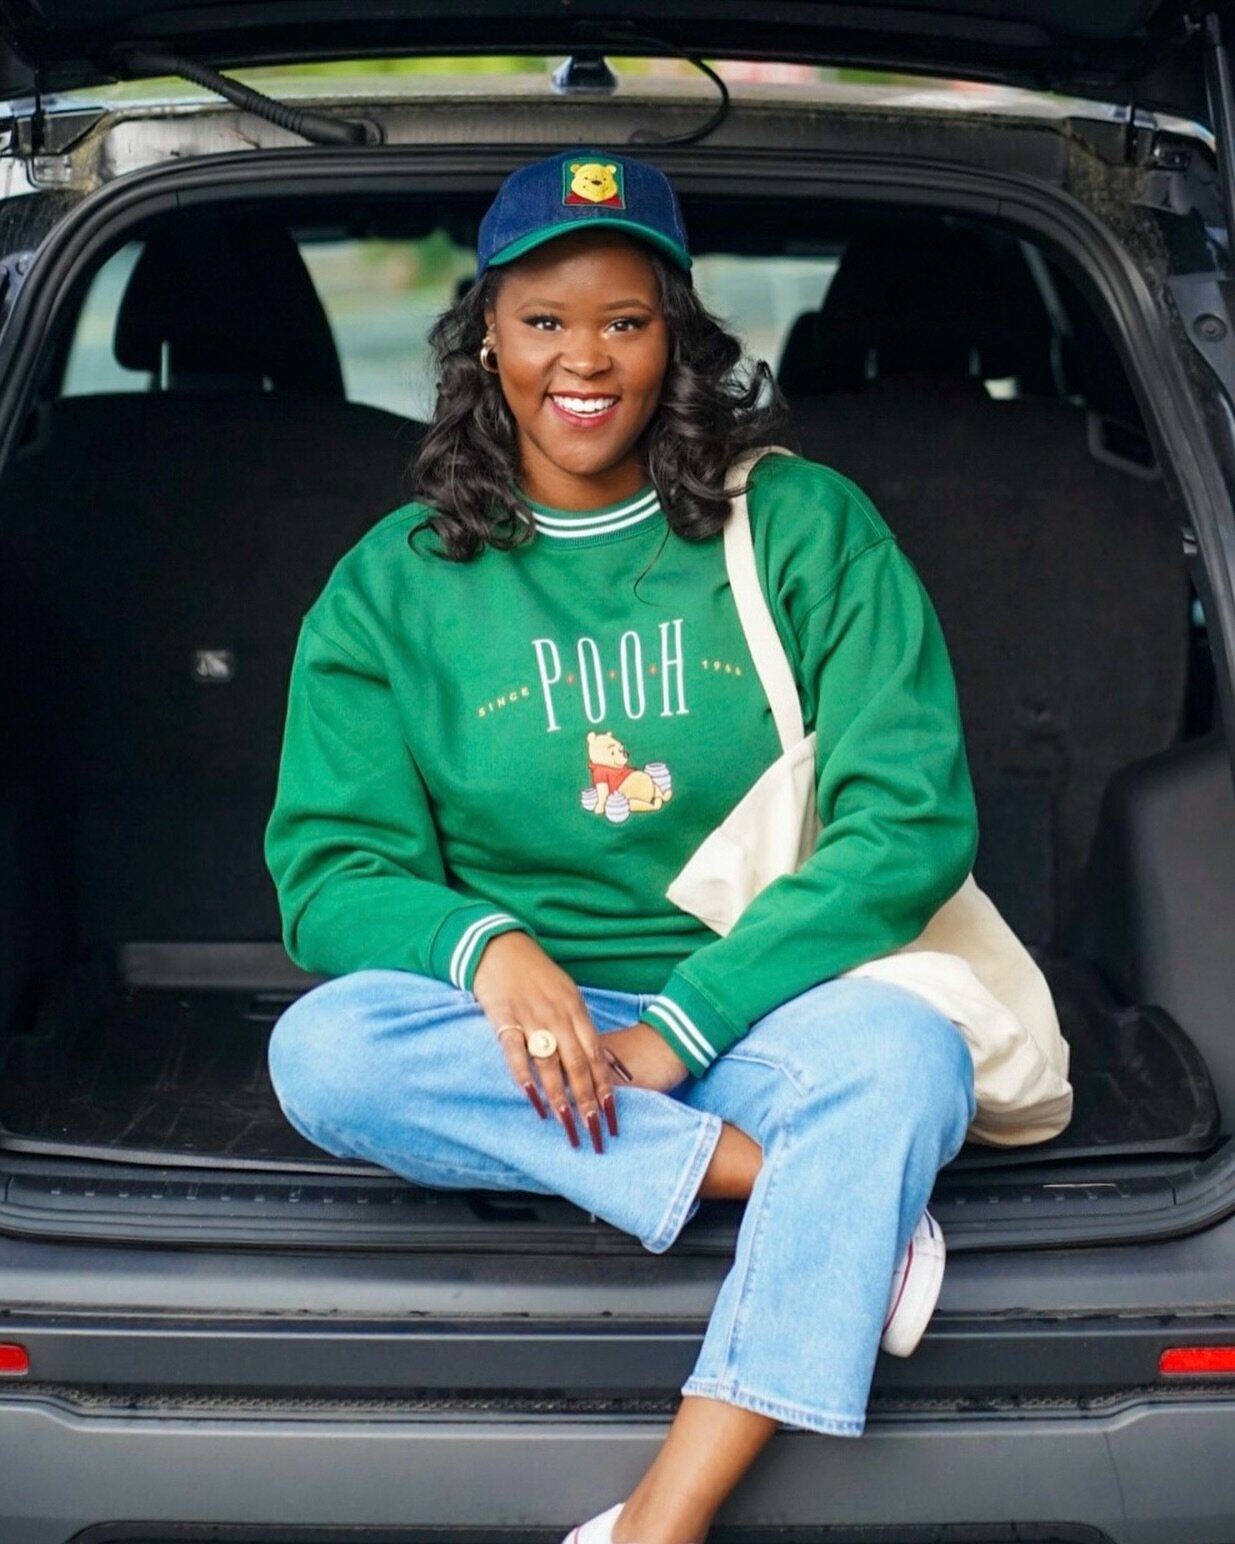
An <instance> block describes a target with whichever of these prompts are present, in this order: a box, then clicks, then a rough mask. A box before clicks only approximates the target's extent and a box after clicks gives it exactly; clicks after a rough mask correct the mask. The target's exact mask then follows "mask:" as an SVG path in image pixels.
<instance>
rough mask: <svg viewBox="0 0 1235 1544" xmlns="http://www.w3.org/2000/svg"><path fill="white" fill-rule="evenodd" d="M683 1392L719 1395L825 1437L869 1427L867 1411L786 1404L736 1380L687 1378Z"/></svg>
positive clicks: (853, 1434)
mask: <svg viewBox="0 0 1235 1544" xmlns="http://www.w3.org/2000/svg"><path fill="white" fill-rule="evenodd" d="M682 1393H683V1395H686V1396H688V1397H691V1398H696V1399H717V1400H720V1401H721V1402H722V1403H723V1404H726V1405H738V1406H739V1407H740V1408H741V1409H743V1410H752V1411H754V1413H755V1414H756V1415H766V1416H769V1417H770V1418H771V1419H772V1420H774V1421H780V1422H782V1423H783V1424H784V1425H786V1426H798V1427H801V1428H802V1429H803V1430H804V1431H816V1432H820V1433H822V1434H823V1435H824V1436H825V1437H860V1436H861V1435H862V1433H863V1431H865V1429H866V1415H865V1413H863V1414H862V1415H860V1416H857V1417H854V1416H851V1415H836V1414H833V1413H832V1412H830V1411H818V1410H808V1409H806V1408H805V1407H804V1406H803V1405H792V1404H787V1403H786V1402H785V1400H783V1399H769V1398H767V1396H766V1395H764V1394H752V1393H751V1392H750V1390H749V1389H744V1388H740V1387H739V1386H738V1385H737V1384H736V1383H716V1382H714V1381H713V1380H711V1379H707V1378H687V1380H686V1382H685V1383H684V1384H683V1385H682Z"/></svg>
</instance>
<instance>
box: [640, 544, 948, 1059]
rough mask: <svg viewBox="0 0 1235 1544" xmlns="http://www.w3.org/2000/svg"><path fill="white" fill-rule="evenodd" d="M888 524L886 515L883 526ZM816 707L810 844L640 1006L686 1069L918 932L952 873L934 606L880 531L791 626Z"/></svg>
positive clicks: (808, 701)
mask: <svg viewBox="0 0 1235 1544" xmlns="http://www.w3.org/2000/svg"><path fill="white" fill-rule="evenodd" d="M885 530H886V528H885ZM797 642H798V645H799V657H800V659H801V661H802V678H801V679H802V685H803V705H804V708H805V709H806V711H807V719H806V721H807V723H808V724H809V723H810V716H809V714H810V710H811V707H812V705H817V706H816V707H815V710H814V711H815V728H816V730H817V732H818V744H817V749H816V766H817V771H818V777H817V788H816V793H817V799H816V802H817V807H818V810H819V817H820V820H821V822H822V827H823V829H822V831H821V832H820V835H819V838H818V841H817V843H816V847H815V850H814V852H813V853H812V854H811V855H810V857H809V858H808V859H807V860H806V862H805V863H804V864H803V865H802V866H801V867H800V868H799V869H798V870H797V872H796V873H793V874H786V875H782V876H781V877H779V878H778V879H776V880H774V881H773V882H772V883H771V884H770V885H768V886H766V887H765V888H764V889H763V890H762V891H760V893H759V894H758V895H757V896H755V897H754V899H753V900H752V901H751V902H750V904H749V905H748V906H747V907H746V909H745V910H744V911H743V912H742V914H741V916H740V917H739V918H738V920H737V922H736V923H735V924H734V926H733V928H732V929H731V930H730V932H729V933H728V934H726V935H725V936H724V937H723V938H718V939H717V940H716V941H715V942H713V943H708V944H705V945H704V946H703V947H702V948H700V949H697V950H696V951H695V953H694V954H692V955H691V956H690V957H689V958H688V959H686V960H684V961H683V962H682V964H681V965H679V966H678V967H677V969H675V970H674V971H673V973H672V974H671V975H670V977H669V979H668V981H667V982H666V984H665V986H664V987H663V988H662V990H661V993H660V995H659V996H657V997H655V998H654V999H653V1000H652V1002H651V1003H650V1004H649V1005H648V1007H647V1009H646V1010H645V1012H644V1014H643V1017H644V1019H645V1020H646V1021H647V1022H648V1023H649V1024H651V1025H652V1026H653V1028H655V1029H656V1030H657V1031H658V1033H659V1034H660V1035H661V1036H662V1037H663V1038H664V1039H665V1040H666V1041H667V1042H668V1043H669V1044H670V1045H671V1046H672V1047H673V1049H674V1050H675V1051H676V1052H677V1054H678V1055H679V1056H680V1057H681V1059H682V1060H683V1061H684V1062H685V1063H686V1064H687V1066H688V1067H689V1068H690V1070H691V1071H692V1072H693V1073H694V1074H695V1075H696V1076H698V1075H700V1074H701V1073H703V1072H705V1071H706V1070H707V1068H708V1067H709V1066H710V1065H711V1063H712V1062H713V1061H714V1060H715V1059H716V1058H717V1057H718V1056H721V1055H723V1054H724V1053H725V1051H727V1050H728V1049H729V1048H730V1047H731V1046H733V1045H735V1044H736V1043H737V1042H738V1041H739V1040H740V1039H741V1038H742V1036H743V1035H745V1034H746V1033H747V1031H748V1030H749V1029H750V1027H751V1025H752V1024H753V1023H755V1021H756V1020H758V1019H759V1018H761V1017H762V1016H763V1015H764V1014H766V1013H770V1012H771V1010H772V1009H773V1008H776V1007H778V1006H779V1005H780V1004H781V1003H784V1002H786V1001H788V1000H789V999H790V998H792V997H796V996H798V995H799V994H800V993H802V992H805V991H807V990H808V989H809V988H811V987H813V986H816V985H818V984H819V983H820V982H822V981H826V980H828V979H829V978H830V977H832V976H835V975H839V974H841V973H842V972H843V971H846V970H848V969H850V968H851V967H852V966H854V965H859V964H861V963H863V962H864V961H866V960H870V959H874V958H876V957H877V956H879V955H883V954H887V953H889V952H890V951H892V950H894V949H897V948H899V947H900V946H901V945H902V944H906V943H908V942H909V941H910V940H911V939H913V938H915V937H917V935H918V933H920V932H921V930H922V928H923V927H924V926H925V925H926V923H927V921H928V920H929V919H930V917H931V916H932V915H933V914H934V912H935V911H936V910H937V909H938V908H939V906H941V905H942V904H943V902H944V901H945V900H947V899H948V897H949V896H950V895H952V894H953V893H954V892H955V891H956V890H957V889H958V888H959V887H960V885H961V884H962V883H963V881H964V879H965V877H966V875H967V874H968V873H969V870H970V868H971V867H972V864H973V859H974V853H975V849H976V846H977V816H976V812H975V809H974V801H973V789H972V786H971V783H970V779H969V770H968V765H967V762H966V759H965V749H964V740H963V737H962V731H961V724H960V715H959V710H958V706H957V700H956V688H955V684H954V682H953V677H952V669H951V665H950V663H949V660H948V655H947V649H946V646H945V644H944V640H943V634H942V631H941V629H940V627H939V623H938V620H937V618H936V616H935V612H934V608H933V607H932V605H931V602H930V600H929V598H928V596H927V594H926V591H925V590H924V589H923V587H922V584H921V581H920V580H919V578H918V576H917V574H916V572H915V570H914V569H913V567H912V566H911V564H910V563H909V561H908V559H907V558H906V557H905V556H904V555H903V553H902V552H901V550H900V548H899V547H898V546H897V544H896V542H895V540H894V539H893V538H892V537H890V536H886V535H885V536H883V537H882V538H879V539H876V540H874V541H872V542H871V543H870V544H869V545H868V546H867V547H866V548H865V549H864V550H862V551H860V552H858V553H857V554H856V555H855V556H853V557H852V558H850V559H849V561H848V562H847V564H846V565H845V566H844V568H843V570H842V571H841V574H840V576H839V578H838V579H837V580H836V582H835V583H834V584H833V586H832V587H831V588H830V590H829V592H828V593H827V594H826V595H824V596H823V597H822V598H821V599H819V600H818V601H817V602H816V603H814V604H813V605H812V606H811V607H810V609H809V610H808V611H807V613H806V614H805V616H804V617H803V618H802V619H801V620H800V621H799V624H798V628H797Z"/></svg>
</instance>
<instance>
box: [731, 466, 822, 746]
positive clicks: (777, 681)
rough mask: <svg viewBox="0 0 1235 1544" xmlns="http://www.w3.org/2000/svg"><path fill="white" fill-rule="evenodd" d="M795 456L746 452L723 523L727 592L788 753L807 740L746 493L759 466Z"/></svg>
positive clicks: (734, 478)
mask: <svg viewBox="0 0 1235 1544" xmlns="http://www.w3.org/2000/svg"><path fill="white" fill-rule="evenodd" d="M791 454H792V452H791V451H788V450H785V449H784V447H783V446H780V445H764V446H761V447H760V448H759V449H758V450H752V451H748V452H747V453H746V454H745V455H744V456H741V457H739V459H738V460H737V461H735V462H734V463H733V465H732V466H731V467H730V468H729V472H728V475H727V477H726V478H725V487H726V489H727V490H728V492H729V518H728V519H727V520H726V521H725V567H726V568H727V569H728V572H729V587H730V589H731V590H732V591H733V599H734V604H735V605H736V606H737V608H738V620H739V621H740V622H741V624H742V631H743V632H744V633H745V634H746V644H747V647H748V648H749V649H750V653H751V658H752V659H753V660H754V662H755V671H756V674H757V675H758V677H759V681H760V684H761V685H762V687H763V690H764V693H765V694H766V696H767V699H768V703H769V705H770V706H771V709H772V718H773V720H774V721H775V723H776V732H777V734H779V735H780V743H781V749H782V750H786V751H787V750H789V749H790V748H791V747H792V746H794V745H797V744H798V742H799V741H800V740H801V739H802V738H803V735H804V732H805V731H804V727H803V724H802V704H801V702H800V701H799V699H798V687H797V682H796V681H795V680H794V679H793V670H792V667H791V666H790V664H789V660H788V659H787V658H786V655H785V648H784V645H783V644H782V643H781V641H780V634H779V633H778V632H777V631H776V623H775V622H773V620H772V613H771V612H770V611H769V610H768V603H767V598H766V596H765V595H764V593H763V587H762V586H761V585H760V583H759V574H758V571H757V569H756V568H755V548H754V543H753V542H752V541H751V535H750V515H749V513H748V511H747V508H746V494H745V492H744V491H743V490H744V489H745V486H746V483H747V480H748V479H749V477H750V474H751V470H752V468H753V467H754V465H755V463H756V462H757V461H759V460H761V459H762V458H763V457H764V456H767V455H780V456H788V455H791Z"/></svg>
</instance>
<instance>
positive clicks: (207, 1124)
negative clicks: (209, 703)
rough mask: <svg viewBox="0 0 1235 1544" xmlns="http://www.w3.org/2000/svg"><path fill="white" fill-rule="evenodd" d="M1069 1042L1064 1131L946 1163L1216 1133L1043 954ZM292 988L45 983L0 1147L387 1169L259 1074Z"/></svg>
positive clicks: (1189, 1062) (1140, 1036)
mask: <svg viewBox="0 0 1235 1544" xmlns="http://www.w3.org/2000/svg"><path fill="white" fill-rule="evenodd" d="M1044 968H1045V969H1046V971H1047V975H1048V977H1049V979H1050V982H1051V986H1052V990H1053V991H1054V994H1055V999H1056V1003H1057V1005H1058V1008H1059V1013H1060V1019H1061V1022H1062V1024H1063V1028H1064V1033H1065V1034H1066V1036H1067V1037H1068V1040H1069V1042H1070V1044H1071V1046H1072V1077H1073V1083H1074V1087H1075V1090H1076V1108H1075V1114H1074V1117H1073V1121H1072V1124H1071V1126H1070V1127H1069V1129H1068V1130H1067V1131H1066V1132H1064V1133H1063V1135H1062V1136H1060V1137H1057V1138H1055V1139H1054V1140H1053V1141H1051V1142H1046V1143H1043V1144H1041V1145H1040V1146H1039V1147H1037V1148H1034V1149H1026V1148H1019V1149H1002V1150H1001V1149H993V1148H986V1147H976V1146H973V1147H966V1148H965V1149H964V1150H963V1151H962V1153H961V1154H960V1155H959V1156H958V1158H957V1159H956V1160H954V1162H953V1164H952V1165H951V1166H950V1167H951V1168H954V1169H970V1168H976V1167H983V1168H986V1167H991V1166H1001V1165H1004V1164H1007V1163H1010V1162H1015V1163H1018V1164H1021V1165H1023V1164H1024V1163H1025V1161H1026V1159H1027V1158H1028V1157H1030V1156H1031V1155H1032V1157H1033V1158H1034V1159H1041V1160H1048V1159H1049V1160H1055V1161H1063V1160H1071V1159H1075V1158H1078V1157H1095V1156H1099V1155H1101V1156H1110V1157H1116V1156H1131V1155H1144V1154H1169V1153H1196V1152H1202V1151H1204V1150H1206V1149H1207V1148H1209V1147H1210V1146H1211V1145H1212V1143H1213V1140H1214V1138H1215V1135H1216V1133H1217V1130H1218V1120H1219V1112H1218V1107H1217V1102H1216V1099H1215V1096H1214V1090H1213V1085H1212V1083H1211V1081H1210V1078H1209V1076H1208V1073H1207V1072H1206V1069H1205V1066H1204V1063H1203V1062H1202V1060H1201V1058H1200V1056H1199V1054H1198V1053H1197V1051H1196V1049H1195V1048H1194V1047H1193V1045H1192V1044H1191V1042H1190V1041H1189V1040H1188V1038H1187V1036H1186V1035H1185V1034H1184V1033H1183V1032H1182V1030H1180V1029H1179V1027H1178V1026H1177V1025H1176V1024H1175V1023H1174V1022H1173V1021H1172V1020H1171V1019H1170V1018H1169V1017H1168V1016H1167V1015H1166V1014H1165V1013H1163V1012H1162V1011H1161V1010H1159V1009H1156V1008H1152V1007H1120V1006H1118V1005H1117V1004H1115V1003H1114V1002H1112V1001H1111V1000H1110V998H1109V997H1108V996H1107V994H1106V993H1105V991H1104V990H1103V988H1102V986H1101V984H1100V982H1099V981H1098V980H1097V978H1096V977H1095V976H1094V975H1093V974H1092V973H1091V972H1089V971H1087V970H1085V969H1084V968H1083V967H1080V966H1077V965H1075V964H1073V963H1070V962H1059V961H1057V962H1054V963H1048V964H1046V966H1045V967H1044ZM297 995H299V993H298V991H297V990H295V989H291V988H289V987H288V986H287V985H286V984H278V985H272V987H271V988H270V989H266V990H261V989H254V988H253V987H252V986H249V987H247V988H245V989H237V988H234V987H233V988H231V989H227V988H214V989H206V988H203V987H201V986H200V985H196V986H194V987H191V988H189V987H175V986H171V985H164V986H161V987H153V986H149V985H137V984H133V983H131V982H126V981H124V980H122V979H118V978H116V976H115V975H114V973H113V971H112V970H111V968H110V966H109V964H108V962H106V961H103V960H94V961H91V962H88V963H85V964H83V965H82V966H81V967H80V968H79V969H78V970H76V971H74V972H73V973H71V974H69V975H66V976H64V977H62V978H60V979H58V980H57V981H55V982H53V983H52V984H51V985H50V987H49V988H48V990H47V991H46V992H45V993H44V995H43V998H42V1000H41V1002H40V1003H38V1004H37V1006H36V1007H35V1008H34V1010H33V1011H32V1012H31V1013H30V1014H29V1015H28V1018H27V1020H26V1023H25V1024H24V1025H22V1026H18V1031H19V1032H17V1033H12V1034H10V1036H9V1037H8V1039H7V1041H6V1042H5V1045H4V1048H3V1053H2V1054H0V1148H4V1149H8V1150H10V1151H21V1152H27V1153H46V1154H55V1155H59V1156H64V1157H81V1158H93V1159H98V1158H110V1159H114V1160H120V1161H124V1162H128V1163H135V1162H136V1163H142V1162H151V1163H157V1164H161V1165H167V1164H178V1165H184V1166H194V1167H196V1166H201V1165H203V1164H207V1165H209V1167H211V1168H237V1169H258V1170H272V1169H274V1170H290V1171H293V1172H305V1171H310V1172H316V1173H336V1174H363V1173H378V1174H384V1173H385V1171H384V1170H380V1169H375V1168H374V1167H373V1166H372V1165H369V1164H365V1163H360V1162H356V1161H353V1160H349V1159H341V1158H336V1157H334V1156H332V1155H330V1154H327V1153H324V1152H322V1151H320V1150H319V1149H317V1148H315V1147H313V1146H311V1145H310V1144H309V1143H307V1142H306V1141H304V1139H303V1138H302V1137H301V1136H300V1135H299V1134H298V1133H297V1132H296V1131H295V1130H293V1128H292V1127H291V1126H290V1125H289V1124H288V1123H287V1121H286V1120H285V1118H284V1116H283V1114H282V1111H281V1110H280V1109H279V1106H278V1103H277V1101H276V1099H275V1096H274V1090H273V1089H272V1087H271V1084H270V1079H269V1076H268V1074H267V1071H266V1042H267V1039H268V1036H269V1032H270V1029H271V1027H272V1026H273V1024H274V1022H275V1020H276V1019H277V1018H278V1016H279V1014H280V1013H281V1012H282V1011H283V1009H284V1007H285V1006H286V1005H287V1004H288V1003H289V1002H291V1001H292V1000H293V999H294V998H295V997H296V996H297Z"/></svg>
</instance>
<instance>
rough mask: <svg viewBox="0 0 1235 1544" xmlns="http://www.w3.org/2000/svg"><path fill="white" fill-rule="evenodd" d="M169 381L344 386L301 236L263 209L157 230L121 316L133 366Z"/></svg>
mask: <svg viewBox="0 0 1235 1544" xmlns="http://www.w3.org/2000/svg"><path fill="white" fill-rule="evenodd" d="M164 345H166V346H167V349H168V355H167V357H168V364H169V372H170V380H169V385H171V386H173V387H174V386H176V385H182V386H184V385H195V386H216V387H217V386H219V385H220V384H221V385H223V386H224V387H225V388H231V387H233V386H240V387H243V386H252V387H256V388H259V389H260V388H261V386H262V384H263V381H265V380H268V381H269V382H270V384H271V387H272V388H273V389H274V390H276V391H279V390H287V391H313V392H324V393H328V394H330V395H331V396H336V397H342V396H343V372H342V370H341V368H340V366H339V356H338V353H337V351H336V348H335V342H334V337H333V336H332V334H331V331H330V323H329V322H328V321H327V319H326V313H325V311H324V310H323V308H322V303H321V300H320V299H319V298H318V294H317V291H316V289H315V288H314V287H313V281H312V279H311V278H310V277H309V272H308V269H307V268H306V267H305V265H304V260H303V258H302V257H301V255H300V251H299V249H298V247H297V246H296V243H295V242H294V241H293V240H292V238H291V236H290V235H289V234H288V232H287V231H286V230H285V229H284V228H283V227H282V226H281V225H278V224H276V223H274V222H271V221H268V220H264V219H256V218H232V219H227V218H221V217H219V216H214V217H212V218H211V219H210V220H208V221H207V220H191V221H184V220H183V219H181V220H178V221H177V222H176V224H175V225H174V226H167V227H165V228H163V229H161V230H155V231H153V232H152V233H151V235H150V237H149V238H148V240H147V241H146V245H145V249H144V250H143V252H142V254H141V256H140V257H139V258H138V260H137V264H136V266H135V267H134V269H133V273H132V275H131V276H130V278H129V283H128V287H127V289H126V290H125V292H124V298H123V299H122V301H121V303H120V311H119V314H118V316H117V318H116V334H115V340H114V343H113V349H114V352H115V355H116V358H117V360H118V361H119V362H120V364H121V365H123V366H124V368H125V369H127V370H146V371H150V372H152V373H154V374H160V373H161V369H162V358H163V348H164Z"/></svg>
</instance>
